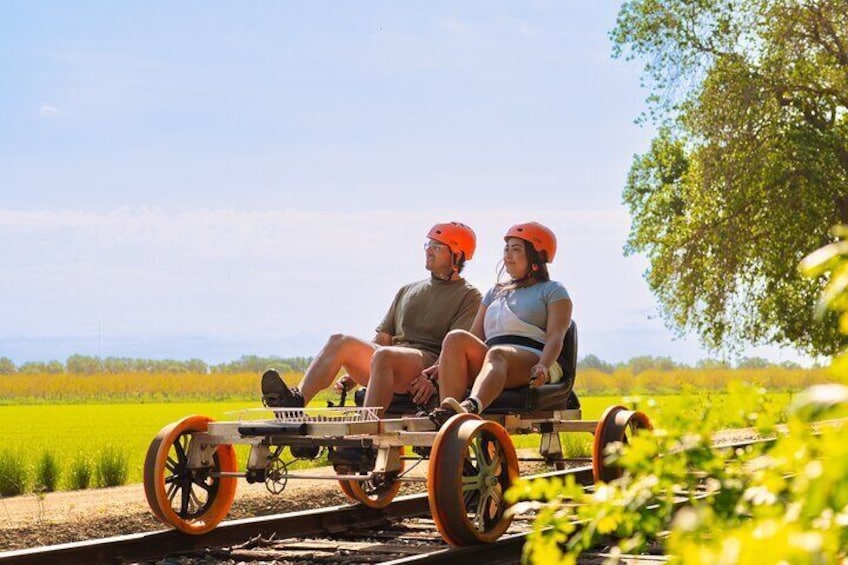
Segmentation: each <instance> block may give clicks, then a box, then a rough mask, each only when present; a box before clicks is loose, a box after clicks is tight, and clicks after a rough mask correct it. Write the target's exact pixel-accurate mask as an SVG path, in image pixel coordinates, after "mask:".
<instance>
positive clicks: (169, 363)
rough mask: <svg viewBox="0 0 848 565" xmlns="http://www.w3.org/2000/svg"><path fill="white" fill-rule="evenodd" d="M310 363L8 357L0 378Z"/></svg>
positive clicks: (250, 369)
mask: <svg viewBox="0 0 848 565" xmlns="http://www.w3.org/2000/svg"><path fill="white" fill-rule="evenodd" d="M310 362H312V358H311V357H277V356H270V357H261V356H258V355H243V356H242V357H240V358H239V359H238V360H236V361H230V362H228V363H220V364H217V365H214V364H213V365H210V364H208V363H206V362H205V361H202V360H200V359H188V360H177V359H142V358H130V357H105V358H101V357H97V356H92V355H71V356H70V357H68V359H67V360H66V361H65V362H64V363H62V362H61V361H46V362H42V361H27V362H24V363H21V364H20V365H16V364H15V363H14V362H13V361H12V360H11V359H9V358H8V357H0V375H12V374H65V373H66V374H72V375H95V374H125V373H151V374H154V373H170V374H179V373H187V374H188V373H191V374H198V373H200V374H203V373H212V374H215V373H261V372H262V371H264V370H265V369H267V368H268V367H274V368H276V369H277V370H278V371H280V372H282V373H289V372H298V373H302V372H304V371H306V368H307V367H309V363H310Z"/></svg>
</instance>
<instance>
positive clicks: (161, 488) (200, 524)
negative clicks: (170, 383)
mask: <svg viewBox="0 0 848 565" xmlns="http://www.w3.org/2000/svg"><path fill="white" fill-rule="evenodd" d="M210 421H211V418H208V417H206V416H189V417H187V418H184V419H182V420H179V421H177V422H174V423H173V424H169V425H167V426H165V427H164V428H162V430H161V431H160V432H159V433H158V434H157V435H156V437H155V438H154V439H153V441H152V442H151V443H150V447H149V448H148V449H147V456H146V457H145V460H144V494H145V496H146V497H147V503H148V504H149V505H150V510H151V511H152V512H153V514H154V515H155V516H156V517H157V518H159V519H160V520H162V521H163V522H164V523H166V524H168V525H170V526H173V527H174V528H176V529H177V530H179V531H181V532H184V533H187V534H195V535H198V534H205V533H206V532H208V531H210V530H212V529H213V528H214V527H215V526H217V525H218V523H219V522H220V521H221V520H223V519H224V517H226V515H227V512H228V511H229V510H230V506H231V505H232V503H233V498H234V497H235V494H236V478H235V477H221V476H219V473H222V472H224V473H227V472H235V471H236V470H237V464H236V452H235V449H233V446H232V445H219V446H217V447H216V448H215V449H214V451H212V452H211V456H210V457H209V458H208V459H209V460H208V465H206V466H203V467H198V468H190V467H189V445H190V442H191V439H192V436H193V434H195V433H202V432H205V431H206V429H207V424H208V423H209V422H210Z"/></svg>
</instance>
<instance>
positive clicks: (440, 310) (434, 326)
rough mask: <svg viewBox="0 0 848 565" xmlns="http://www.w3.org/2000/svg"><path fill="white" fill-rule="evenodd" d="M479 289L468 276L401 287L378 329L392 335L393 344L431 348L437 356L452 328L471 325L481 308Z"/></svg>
mask: <svg viewBox="0 0 848 565" xmlns="http://www.w3.org/2000/svg"><path fill="white" fill-rule="evenodd" d="M480 300H481V295H480V291H479V290H477V289H476V288H474V287H473V286H471V285H470V284H468V282H467V281H466V280H465V279H459V280H456V281H441V280H438V279H434V278H430V279H427V280H423V281H418V282H414V283H410V284H408V285H405V286H403V287H401V289H400V290H399V291H398V293H397V295H395V299H394V300H393V301H392V305H391V306H390V307H389V311H388V312H387V313H386V317H385V318H383V321H382V322H380V325H379V326H377V331H378V332H383V333H387V334H389V335H390V336H392V345H403V346H408V347H414V348H415V349H423V350H425V351H431V352H433V353H435V354H436V355H438V354H439V353H440V352H441V350H442V339H444V337H445V334H447V333H448V332H449V331H450V330H454V329H462V330H467V329H469V328H471V323H472V322H473V321H474V316H475V315H476V314H477V310H478V308H479V307H480Z"/></svg>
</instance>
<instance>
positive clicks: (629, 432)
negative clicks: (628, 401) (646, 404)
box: [592, 406, 654, 483]
mask: <svg viewBox="0 0 848 565" xmlns="http://www.w3.org/2000/svg"><path fill="white" fill-rule="evenodd" d="M652 429H654V427H653V426H652V425H651V421H650V420H649V419H648V417H647V416H646V415H645V414H644V413H643V412H639V411H634V410H628V409H627V408H625V407H624V406H610V407H609V408H607V409H606V410H605V411H604V414H603V416H601V419H600V420H598V424H597V425H596V426H595V439H594V441H593V443H592V475H593V477H594V479H595V482H596V483H597V482H600V481H603V482H605V483H608V482H610V481H612V480H615V479H617V478H618V477H620V476H621V473H622V469H621V467H619V466H618V465H615V464H614V463H612V462H610V461H608V457H607V455H606V454H605V451H606V449H607V447H608V446H609V445H610V444H612V443H615V442H621V443H624V444H627V443H630V437H632V436H633V434H635V433H636V431H637V430H652Z"/></svg>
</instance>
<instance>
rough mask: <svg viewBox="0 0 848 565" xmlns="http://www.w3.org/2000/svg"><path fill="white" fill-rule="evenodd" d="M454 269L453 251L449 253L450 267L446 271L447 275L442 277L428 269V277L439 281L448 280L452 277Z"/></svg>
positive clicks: (454, 257)
mask: <svg viewBox="0 0 848 565" xmlns="http://www.w3.org/2000/svg"><path fill="white" fill-rule="evenodd" d="M454 271H456V255H455V254H454V253H451V269H450V271H449V272H448V275H447V276H445V277H442V276H439V275H438V274H436V272H435V271H430V277H431V278H434V279H437V280H440V281H445V282H450V280H451V279H452V278H453V273H454Z"/></svg>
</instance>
